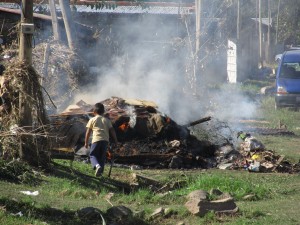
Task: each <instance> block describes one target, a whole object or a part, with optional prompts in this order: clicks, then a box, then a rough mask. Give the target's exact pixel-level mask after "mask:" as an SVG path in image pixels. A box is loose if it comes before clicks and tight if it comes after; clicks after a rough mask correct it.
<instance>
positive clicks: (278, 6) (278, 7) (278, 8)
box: [276, 0, 280, 44]
mask: <svg viewBox="0 0 300 225" xmlns="http://www.w3.org/2000/svg"><path fill="white" fill-rule="evenodd" d="M279 10H280V0H278V5H277V19H276V20H277V21H276V44H277V43H278V26H279Z"/></svg>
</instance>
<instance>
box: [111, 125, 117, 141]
mask: <svg viewBox="0 0 300 225" xmlns="http://www.w3.org/2000/svg"><path fill="white" fill-rule="evenodd" d="M109 134H110V135H111V136H112V138H113V139H114V142H115V143H116V144H117V143H118V138H117V134H116V131H115V129H114V128H113V127H111V128H109Z"/></svg>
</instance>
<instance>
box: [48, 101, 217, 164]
mask: <svg viewBox="0 0 300 225" xmlns="http://www.w3.org/2000/svg"><path fill="white" fill-rule="evenodd" d="M102 103H103V104H104V106H105V109H106V112H105V116H107V117H108V118H109V119H110V120H111V121H112V124H113V126H114V128H115V130H116V133H117V136H118V140H119V141H120V143H121V144H119V145H118V146H116V147H115V148H114V154H115V155H116V156H117V157H116V159H115V162H116V163H121V164H129V165H132V164H135V165H140V166H142V167H143V168H191V167H205V161H204V160H202V159H204V158H205V157H206V156H207V155H208V154H211V156H213V152H214V148H215V147H214V145H213V144H211V143H208V142H205V141H199V140H198V139H197V138H196V137H194V136H192V135H190V132H189V130H188V126H190V125H191V124H187V125H184V126H180V125H178V124H177V123H176V122H175V121H173V120H172V119H171V118H170V117H168V116H166V115H164V114H162V113H161V112H159V111H158V109H157V106H156V104H155V103H153V102H150V101H144V100H137V99H122V98H118V97H112V98H110V99H106V100H104V101H102ZM92 108H93V106H92V105H90V104H87V103H85V102H84V101H79V102H77V103H76V104H75V105H71V106H69V107H67V109H66V110H64V111H63V112H62V113H61V114H58V115H52V116H51V121H52V124H53V133H56V134H58V137H59V138H58V140H56V141H55V146H53V149H55V150H58V151H69V152H70V151H75V153H76V152H78V151H79V150H80V149H81V150H82V147H83V145H84V135H85V130H86V128H85V126H86V123H87V121H88V119H89V117H90V116H91V112H92ZM209 120H210V118H208V117H206V118H203V119H200V120H198V121H196V122H194V123H193V124H197V123H203V122H206V121H209ZM201 164H202V165H201Z"/></svg>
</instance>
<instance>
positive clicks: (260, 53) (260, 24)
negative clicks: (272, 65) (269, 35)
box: [258, 0, 263, 67]
mask: <svg viewBox="0 0 300 225" xmlns="http://www.w3.org/2000/svg"><path fill="white" fill-rule="evenodd" d="M258 18H259V24H258V35H259V61H260V66H261V67H263V58H262V18H261V0H259V1H258Z"/></svg>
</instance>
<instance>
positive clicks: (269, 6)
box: [266, 0, 271, 62]
mask: <svg viewBox="0 0 300 225" xmlns="http://www.w3.org/2000/svg"><path fill="white" fill-rule="evenodd" d="M270 23H271V1H270V0H268V36H267V38H268V40H267V42H268V43H267V56H266V59H267V61H268V62H270V61H271V57H270V56H271V53H270V44H271V43H270V41H271V40H270V39H271V24H270Z"/></svg>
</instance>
